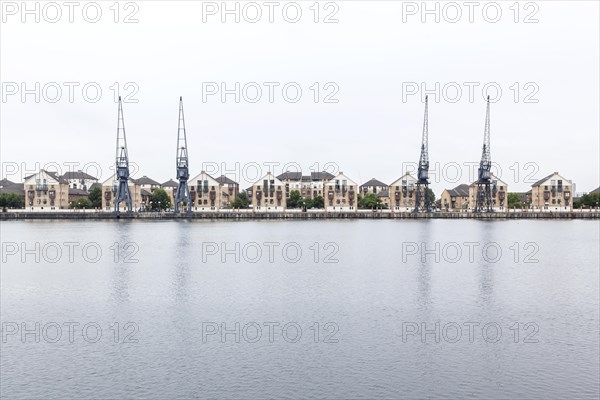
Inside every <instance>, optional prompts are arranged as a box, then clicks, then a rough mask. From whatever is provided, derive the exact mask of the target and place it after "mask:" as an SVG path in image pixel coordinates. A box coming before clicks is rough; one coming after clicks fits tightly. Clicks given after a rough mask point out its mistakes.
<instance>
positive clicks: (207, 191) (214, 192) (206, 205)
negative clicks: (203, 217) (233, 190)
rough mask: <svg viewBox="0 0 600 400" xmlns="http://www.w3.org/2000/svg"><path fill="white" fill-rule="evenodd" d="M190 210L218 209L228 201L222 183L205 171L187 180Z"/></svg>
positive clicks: (223, 206)
mask: <svg viewBox="0 0 600 400" xmlns="http://www.w3.org/2000/svg"><path fill="white" fill-rule="evenodd" d="M188 185H189V187H190V198H191V200H192V211H218V210H219V209H221V208H225V206H226V205H227V204H228V203H229V194H228V193H227V190H225V189H224V187H223V185H222V184H221V183H219V181H217V180H216V179H215V178H213V177H212V176H210V175H209V174H207V173H206V172H205V171H202V172H200V173H199V174H198V175H196V176H195V177H193V178H192V179H190V180H189V181H188Z"/></svg>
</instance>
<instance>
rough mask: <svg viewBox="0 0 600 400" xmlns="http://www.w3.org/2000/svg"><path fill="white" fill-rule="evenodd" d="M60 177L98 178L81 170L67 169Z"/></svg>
mask: <svg viewBox="0 0 600 400" xmlns="http://www.w3.org/2000/svg"><path fill="white" fill-rule="evenodd" d="M60 177H61V178H63V179H90V180H95V181H97V180H98V178H96V177H95V176H92V175H90V174H86V173H85V172H83V171H69V172H65V173H64V174H62V175H61V176H60Z"/></svg>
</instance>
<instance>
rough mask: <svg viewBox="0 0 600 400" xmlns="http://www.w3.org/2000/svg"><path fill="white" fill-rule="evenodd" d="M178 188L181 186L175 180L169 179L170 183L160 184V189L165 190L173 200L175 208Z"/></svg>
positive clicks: (172, 203)
mask: <svg viewBox="0 0 600 400" xmlns="http://www.w3.org/2000/svg"><path fill="white" fill-rule="evenodd" d="M178 186H179V184H178V183H177V182H175V181H174V180H173V179H169V180H168V181H166V182H163V183H161V184H160V187H161V188H163V190H164V191H165V192H167V194H168V195H169V198H170V199H171V205H172V206H173V207H175V193H176V192H177V187H178Z"/></svg>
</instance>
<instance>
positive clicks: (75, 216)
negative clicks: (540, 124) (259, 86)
mask: <svg viewBox="0 0 600 400" xmlns="http://www.w3.org/2000/svg"><path fill="white" fill-rule="evenodd" d="M116 219H140V220H153V219H157V220H179V219H183V220H249V219H256V220H276V219H285V220H294V219H297V220H312V219H315V220H317V219H318V220H325V219H482V220H495V219H553V220H555V219H600V212H597V211H594V212H587V211H586V212H512V211H511V212H495V213H481V214H476V213H464V212H463V213H460V212H456V213H454V212H432V213H418V214H416V213H406V212H405V213H394V212H373V211H357V212H272V213H269V212H260V213H253V212H247V211H240V212H237V211H227V212H221V211H220V212H204V213H203V212H192V213H177V214H176V213H173V212H160V213H159V212H156V213H154V212H131V213H127V212H121V213H119V214H117V213H114V212H95V211H85V212H84V211H75V212H74V211H64V212H61V211H53V212H23V211H20V212H11V211H10V210H8V211H6V212H0V220H1V221H11V220H116Z"/></svg>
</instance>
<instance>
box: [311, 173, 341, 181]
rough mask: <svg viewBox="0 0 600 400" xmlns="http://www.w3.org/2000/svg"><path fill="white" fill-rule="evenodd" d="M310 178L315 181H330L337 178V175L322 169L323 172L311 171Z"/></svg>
mask: <svg viewBox="0 0 600 400" xmlns="http://www.w3.org/2000/svg"><path fill="white" fill-rule="evenodd" d="M310 178H311V179H312V180H313V181H322V180H325V181H330V180H332V179H333V178H335V175H333V174H330V173H329V172H325V171H321V172H311V173H310Z"/></svg>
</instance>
